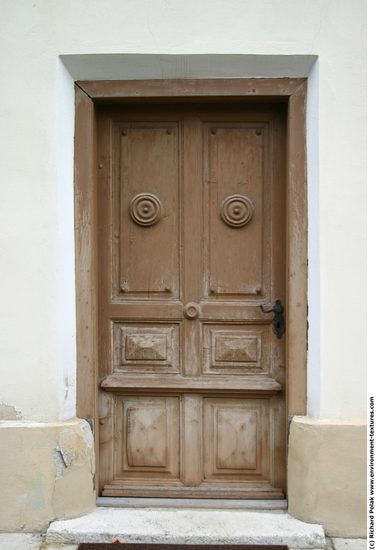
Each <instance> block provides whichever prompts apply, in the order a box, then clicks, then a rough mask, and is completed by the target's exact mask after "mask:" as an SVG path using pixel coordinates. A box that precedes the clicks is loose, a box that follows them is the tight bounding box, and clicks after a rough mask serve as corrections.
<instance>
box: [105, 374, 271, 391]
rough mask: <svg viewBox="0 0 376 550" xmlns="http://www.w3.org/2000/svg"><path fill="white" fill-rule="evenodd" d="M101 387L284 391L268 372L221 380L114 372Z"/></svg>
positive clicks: (126, 389)
mask: <svg viewBox="0 0 376 550" xmlns="http://www.w3.org/2000/svg"><path fill="white" fill-rule="evenodd" d="M101 388H102V389H104V390H106V391H113V392H129V391H137V392H138V393H140V392H146V393H150V392H158V393H169V394H171V393H173V392H176V391H178V392H182V393H192V392H194V393H197V392H199V393H205V394H208V393H215V394H225V393H231V394H233V393H235V394H247V395H249V394H252V395H262V396H266V395H273V394H275V393H278V392H280V391H281V385H280V384H279V383H278V382H277V381H276V380H274V378H271V377H269V376H257V377H256V376H254V377H251V376H248V377H241V376H239V377H237V378H236V380H234V377H232V378H231V379H228V378H227V377H223V378H221V379H220V380H219V379H218V377H215V380H213V379H209V378H189V377H182V376H176V377H175V376H174V377H172V376H158V377H155V378H152V377H143V378H141V377H131V376H129V375H128V374H122V373H115V374H110V375H109V376H107V377H106V378H105V379H104V380H103V382H102V383H101Z"/></svg>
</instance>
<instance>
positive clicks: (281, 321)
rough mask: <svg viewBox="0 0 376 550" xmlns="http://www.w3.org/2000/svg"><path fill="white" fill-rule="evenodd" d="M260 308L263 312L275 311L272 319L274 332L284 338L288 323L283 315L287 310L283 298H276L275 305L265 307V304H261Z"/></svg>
mask: <svg viewBox="0 0 376 550" xmlns="http://www.w3.org/2000/svg"><path fill="white" fill-rule="evenodd" d="M260 309H261V311H262V312H263V313H274V318H273V321H272V324H273V332H274V334H275V335H276V336H277V338H282V336H283V335H284V333H285V332H286V325H285V317H284V315H283V314H284V312H285V308H284V307H283V304H282V302H281V300H276V301H275V302H274V305H273V306H271V307H269V308H265V306H264V305H261V306H260Z"/></svg>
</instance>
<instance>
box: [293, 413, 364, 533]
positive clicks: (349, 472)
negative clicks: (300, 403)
mask: <svg viewBox="0 0 376 550" xmlns="http://www.w3.org/2000/svg"><path fill="white" fill-rule="evenodd" d="M366 437H367V430H366V425H365V424H361V423H350V422H349V423H337V424H336V423H333V422H329V421H319V420H313V419H310V418H307V417H294V419H293V421H292V423H291V426H290V438H289V455H288V510H289V513H290V514H291V515H292V516H294V517H296V518H299V519H301V520H303V521H308V522H314V523H320V524H322V525H323V526H324V528H325V532H326V534H327V535H329V536H338V537H364V536H365V535H366V528H367V517H366V497H367V494H366V466H367V459H366Z"/></svg>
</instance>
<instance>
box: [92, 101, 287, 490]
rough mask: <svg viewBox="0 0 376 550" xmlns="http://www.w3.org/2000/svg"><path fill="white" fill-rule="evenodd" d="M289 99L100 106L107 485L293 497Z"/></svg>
mask: <svg viewBox="0 0 376 550" xmlns="http://www.w3.org/2000/svg"><path fill="white" fill-rule="evenodd" d="M284 146H285V114H284V108H283V105H279V104H269V105H261V104H260V105H256V104H255V103H248V104H238V105H237V106H231V105H226V104H224V105H220V104H215V103H213V104H207V105H204V104H201V105H199V104H192V105H177V104H175V105H166V104H160V105H144V106H140V105H128V106H122V107H100V108H99V109H98V198H97V207H98V231H99V234H98V243H99V245H98V247H99V250H98V286H99V381H100V389H99V400H98V403H99V448H100V451H99V472H100V491H101V494H102V495H104V496H125V495H128V496H129V495H134V496H136V495H137V496H166V497H167V496H170V497H172V496H174V497H208V498H210V497H212V498H224V497H227V498H281V497H282V496H283V495H284V491H285V478H286V471H285V470H286V457H285V453H286V415H285V393H284V387H285V336H282V337H280V338H278V337H277V336H276V334H275V333H274V331H273V323H272V321H273V318H274V315H273V313H264V312H263V311H262V309H261V307H260V306H262V305H264V306H265V307H270V306H272V305H273V304H274V303H275V301H276V300H277V299H278V300H281V301H282V302H283V303H285V293H286V288H285V287H286V281H285V248H286V247H285V150H284Z"/></svg>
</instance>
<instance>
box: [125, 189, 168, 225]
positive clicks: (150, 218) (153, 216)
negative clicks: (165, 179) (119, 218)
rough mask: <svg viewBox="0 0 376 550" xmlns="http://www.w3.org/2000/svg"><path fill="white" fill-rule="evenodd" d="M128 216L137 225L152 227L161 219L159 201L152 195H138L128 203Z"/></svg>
mask: <svg viewBox="0 0 376 550" xmlns="http://www.w3.org/2000/svg"><path fill="white" fill-rule="evenodd" d="M129 214H130V216H131V218H132V220H133V221H134V222H135V223H137V224H138V225H143V226H146V227H148V226H150V225H154V224H155V223H158V222H159V220H160V219H161V217H162V204H161V201H160V200H159V199H158V197H157V196H156V195H153V194H152V193H139V194H138V195H135V196H134V197H133V199H132V200H131V202H130V205H129Z"/></svg>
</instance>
